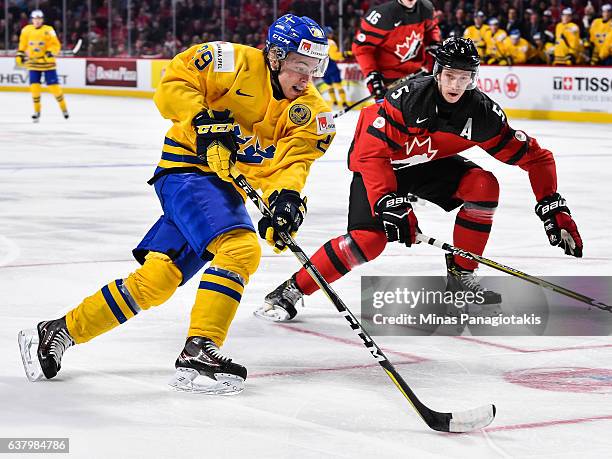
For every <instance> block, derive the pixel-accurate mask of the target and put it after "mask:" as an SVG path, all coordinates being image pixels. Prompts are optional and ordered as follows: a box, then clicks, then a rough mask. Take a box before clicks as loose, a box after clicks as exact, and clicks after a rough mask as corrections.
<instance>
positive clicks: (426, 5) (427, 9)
mask: <svg viewBox="0 0 612 459" xmlns="http://www.w3.org/2000/svg"><path fill="white" fill-rule="evenodd" d="M419 6H420V7H421V8H422V9H423V10H422V11H423V14H422V16H423V19H433V13H434V6H433V3H431V2H430V1H429V0H421V2H420V5H419Z"/></svg>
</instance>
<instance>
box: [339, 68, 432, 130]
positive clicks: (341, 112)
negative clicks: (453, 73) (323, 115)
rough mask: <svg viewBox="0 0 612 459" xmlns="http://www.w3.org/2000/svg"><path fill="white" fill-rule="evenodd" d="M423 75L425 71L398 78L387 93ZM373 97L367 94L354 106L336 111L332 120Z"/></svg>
mask: <svg viewBox="0 0 612 459" xmlns="http://www.w3.org/2000/svg"><path fill="white" fill-rule="evenodd" d="M425 74H426V72H425V70H419V71H418V72H416V73H413V74H411V75H408V76H405V77H404V78H400V79H399V80H396V81H394V82H393V83H391V85H390V86H389V88H388V90H387V91H392V90H394V89H395V88H397V87H398V86H400V85H402V84H403V83H406V82H408V81H409V80H411V79H413V78H416V77H418V76H421V75H425ZM373 97H374V94H369V95H368V96H366V97H364V98H363V99H360V100H358V101H357V102H355V103H354V104H351V105H349V106H348V107H346V108H343V109H342V110H338V111H337V112H336V113H334V118H338V117H340V116H342V115H344V114H345V113H346V112H349V111H351V110H352V109H354V108H355V107H358V106H360V105H361V104H363V103H365V102H367V101H368V100H370V99H372V98H373Z"/></svg>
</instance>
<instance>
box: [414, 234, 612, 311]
mask: <svg viewBox="0 0 612 459" xmlns="http://www.w3.org/2000/svg"><path fill="white" fill-rule="evenodd" d="M416 238H417V241H420V242H425V243H426V244H429V245H433V246H435V247H438V248H440V249H442V250H446V251H447V252H450V253H452V254H453V255H459V256H461V257H463V258H466V259H468V260H474V261H477V262H478V263H482V264H483V265H486V266H490V267H491V268H494V269H497V270H498V271H502V272H504V273H506V274H510V275H512V276H515V277H518V278H520V279H523V280H525V281H527V282H531V283H532V284H536V285H539V286H540V287H544V288H547V289H549V290H552V291H553V292H557V293H560V294H561V295H565V296H568V297H570V298H573V299H575V300H577V301H580V302H582V303H586V304H588V305H589V306H594V307H596V308H599V309H602V310H604V311H608V312H612V306H608V305H607V304H605V303H602V302H601V301H597V300H595V299H593V298H589V297H588V296H586V295H583V294H581V293H578V292H574V291H573V290H569V289H567V288H565V287H561V286H560V285H557V284H553V283H552V282H548V281H545V280H544V279H540V278H539V277H535V276H531V275H529V274H526V273H524V272H522V271H519V270H518V269H514V268H511V267H510V266H506V265H502V264H501V263H498V262H496V261H493V260H489V259H488V258H485V257H483V256H480V255H477V254H475V253H472V252H468V251H467V250H463V249H460V248H459V247H455V246H452V245H450V244H448V243H446V242H442V241H438V240H437V239H435V238H433V237H429V236H425V235H424V234H421V233H419V234H417V237H416Z"/></svg>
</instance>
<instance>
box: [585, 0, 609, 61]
mask: <svg viewBox="0 0 612 459" xmlns="http://www.w3.org/2000/svg"><path fill="white" fill-rule="evenodd" d="M611 16H612V6H610V5H608V4H606V5H603V6H602V7H601V17H600V18H597V19H595V20H594V21H593V23H592V24H591V28H590V29H589V40H590V42H591V46H592V49H593V52H592V54H591V65H597V64H599V60H600V59H599V55H600V52H601V48H602V46H603V44H604V42H605V41H606V38H607V37H608V36H609V35H612V20H610V17H611Z"/></svg>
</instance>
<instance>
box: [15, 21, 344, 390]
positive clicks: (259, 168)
mask: <svg viewBox="0 0 612 459" xmlns="http://www.w3.org/2000/svg"><path fill="white" fill-rule="evenodd" d="M327 59H328V45H327V38H326V37H325V35H324V33H323V30H322V29H321V28H320V27H319V26H318V25H317V24H316V23H315V22H314V21H313V20H312V19H309V18H307V17H296V16H293V15H285V16H283V17H281V18H279V19H278V20H277V21H275V22H274V23H273V24H272V26H271V27H270V29H269V33H268V40H267V42H266V48H265V50H263V51H262V50H258V49H255V48H250V47H248V46H243V45H238V44H232V43H224V42H213V43H205V44H202V45H198V46H194V47H192V48H189V49H188V50H186V51H184V52H182V53H180V54H178V55H177V56H176V57H174V59H172V61H171V62H170V64H169V66H168V68H167V70H166V73H165V75H164V77H163V79H162V81H161V83H160V85H159V87H158V88H157V91H156V93H155V97H154V100H155V104H156V105H157V108H158V109H159V111H160V113H161V115H162V116H163V117H164V118H167V119H169V120H171V121H172V127H171V128H170V129H169V130H168V132H167V133H166V137H165V140H164V145H163V150H162V156H161V160H160V162H159V164H158V167H157V169H156V171H155V174H154V176H153V178H152V179H151V180H150V183H152V184H153V185H154V187H155V191H156V193H157V195H158V197H159V200H160V203H161V205H162V209H163V215H162V216H161V217H160V218H159V220H158V221H157V222H156V223H155V224H154V225H153V226H152V228H151V229H150V230H149V232H148V233H147V234H146V235H145V237H144V238H143V240H142V241H141V242H140V244H139V245H138V246H137V247H136V249H134V251H133V254H134V256H135V258H136V259H137V260H138V261H139V262H140V263H141V265H142V266H141V267H140V268H138V269H137V270H136V271H135V272H133V273H132V274H130V275H129V276H127V277H126V278H119V279H117V280H113V281H111V282H110V283H108V284H106V285H104V286H103V287H102V288H101V289H100V290H99V291H97V292H96V293H95V294H94V295H92V296H90V297H88V298H85V300H83V302H82V303H81V304H79V305H78V306H77V307H76V308H74V309H73V310H71V311H70V312H68V314H67V315H66V316H64V317H62V318H61V319H56V320H51V321H45V322H41V323H39V324H38V326H37V330H33V331H22V332H21V333H20V334H19V344H20V349H21V353H22V358H23V362H24V366H25V368H26V374H27V376H28V378H29V379H30V380H37V379H43V378H47V379H49V378H52V377H54V376H55V375H56V374H57V372H58V371H59V369H60V362H61V357H62V355H63V353H64V351H65V350H66V349H67V348H68V347H70V346H71V345H73V344H75V343H76V344H81V343H85V342H87V341H89V340H91V339H92V338H94V337H96V336H98V335H100V334H102V333H104V332H107V331H109V330H111V329H112V328H114V327H116V326H117V325H119V324H121V323H123V322H125V321H127V320H128V319H131V318H132V317H134V316H135V315H137V314H138V313H139V312H140V311H141V310H143V309H144V310H146V309H149V308H150V307H152V306H157V305H160V304H162V303H163V302H165V301H166V300H167V299H168V298H170V296H171V295H172V294H173V293H174V291H175V290H176V289H177V287H179V286H180V285H183V284H184V283H185V282H187V281H188V280H189V279H190V278H191V277H193V276H194V275H195V274H196V273H198V271H200V269H201V268H202V267H203V266H204V265H205V264H206V263H208V262H210V265H209V267H208V268H207V269H206V270H205V271H204V273H203V275H202V277H201V281H200V283H199V288H198V291H197V295H196V299H195V304H194V306H193V308H192V312H191V322H190V326H189V330H188V333H187V340H186V343H185V347H184V349H183V351H182V352H181V353H180V355H179V357H178V359H177V360H176V363H175V366H176V369H177V370H176V374H175V376H174V377H173V378H172V380H171V382H170V384H171V385H172V386H173V387H174V388H176V389H178V390H184V391H191V392H203V393H210V394H226V393H236V392H240V391H241V390H242V389H243V387H244V386H243V383H244V380H245V379H246V375H247V371H246V368H245V367H244V366H242V365H239V364H237V363H235V362H233V361H232V360H231V359H229V358H227V357H226V356H224V355H223V354H222V353H221V352H220V350H219V348H220V347H221V346H222V344H223V342H224V341H225V339H226V337H227V333H228V329H229V326H230V324H231V322H232V320H233V318H234V315H235V313H236V310H237V308H238V305H239V303H240V299H241V297H242V293H243V291H244V288H245V286H246V285H247V283H248V281H249V278H250V276H251V275H252V274H253V273H254V272H255V270H256V269H257V267H258V264H259V259H260V256H261V249H260V246H259V243H258V241H257V237H256V233H255V228H254V226H253V223H252V222H251V219H250V217H249V215H248V213H247V211H246V208H245V202H244V197H243V195H241V194H240V193H239V191H238V189H237V188H236V187H235V186H234V184H233V182H232V179H231V177H230V173H231V172H232V169H233V168H235V169H237V171H239V172H240V173H242V174H244V176H245V177H246V178H247V179H248V180H249V181H250V183H251V184H252V185H253V186H254V187H256V188H259V189H261V190H262V192H263V196H264V198H265V200H266V201H267V203H268V205H269V206H270V208H271V210H272V216H273V218H271V219H269V218H262V219H261V220H260V221H259V224H258V230H259V234H260V236H261V237H262V238H264V239H265V240H266V241H267V242H268V243H269V244H270V245H272V246H273V247H274V248H275V250H276V251H281V250H284V249H285V248H286V247H285V246H284V244H283V243H282V240H281V239H280V236H279V235H280V234H281V233H285V232H287V233H291V234H293V233H295V232H296V231H297V230H298V228H299V227H300V225H301V223H302V221H303V219H304V216H305V213H306V203H305V199H303V198H302V197H301V191H302V188H303V187H304V183H305V181H306V177H307V175H308V172H309V169H310V166H311V164H312V162H313V161H314V160H315V159H317V158H318V157H320V156H321V155H323V154H324V153H325V150H326V149H327V147H328V146H329V144H330V143H331V141H332V139H333V136H334V134H335V128H334V124H333V118H332V114H331V112H329V106H328V105H327V103H326V102H325V101H324V100H323V99H322V97H321V95H320V94H319V93H318V91H317V90H316V88H315V87H314V86H313V84H312V77H313V76H318V77H320V76H322V75H323V73H324V71H325V67H326V65H327Z"/></svg>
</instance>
